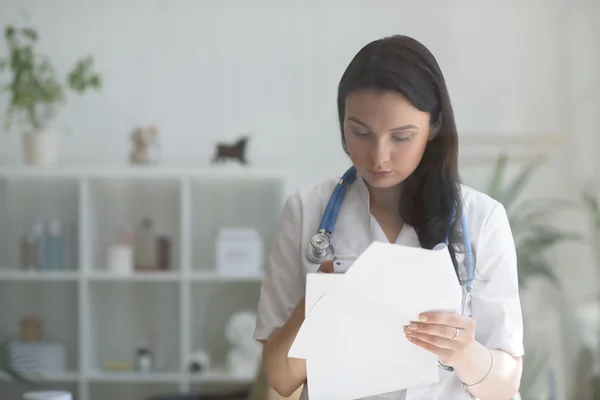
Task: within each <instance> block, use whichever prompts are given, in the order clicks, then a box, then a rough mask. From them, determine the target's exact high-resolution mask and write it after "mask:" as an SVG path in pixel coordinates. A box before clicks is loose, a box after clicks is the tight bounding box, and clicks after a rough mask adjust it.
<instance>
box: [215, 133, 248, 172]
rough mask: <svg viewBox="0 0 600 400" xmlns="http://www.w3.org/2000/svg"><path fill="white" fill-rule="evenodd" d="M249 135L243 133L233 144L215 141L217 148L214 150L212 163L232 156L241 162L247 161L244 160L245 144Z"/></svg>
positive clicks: (245, 162)
mask: <svg viewBox="0 0 600 400" xmlns="http://www.w3.org/2000/svg"><path fill="white" fill-rule="evenodd" d="M249 139H250V138H249V136H248V135H245V136H242V137H241V138H240V139H239V140H238V141H237V142H235V143H234V144H231V145H229V144H223V143H217V148H216V152H215V155H214V157H213V159H212V163H213V164H214V163H216V162H219V161H223V160H226V159H227V158H233V159H236V160H238V161H239V162H240V163H242V164H244V165H245V164H247V163H248V161H247V160H246V154H245V152H246V145H247V143H248V140H249Z"/></svg>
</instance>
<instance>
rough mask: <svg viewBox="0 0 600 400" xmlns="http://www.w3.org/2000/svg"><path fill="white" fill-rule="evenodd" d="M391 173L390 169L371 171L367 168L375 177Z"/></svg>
mask: <svg viewBox="0 0 600 400" xmlns="http://www.w3.org/2000/svg"><path fill="white" fill-rule="evenodd" d="M391 173H392V171H371V170H369V174H371V175H372V176H374V177H376V178H383V177H385V176H388V175H389V174H391Z"/></svg>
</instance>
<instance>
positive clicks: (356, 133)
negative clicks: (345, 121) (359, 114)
mask: <svg viewBox="0 0 600 400" xmlns="http://www.w3.org/2000/svg"><path fill="white" fill-rule="evenodd" d="M353 133H354V134H355V135H356V136H361V137H366V136H369V135H370V133H369V132H358V131H353Z"/></svg>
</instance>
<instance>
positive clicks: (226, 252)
mask: <svg viewBox="0 0 600 400" xmlns="http://www.w3.org/2000/svg"><path fill="white" fill-rule="evenodd" d="M216 252H217V257H216V259H217V270H218V272H219V273H220V274H223V275H237V276H240V275H244V276H248V275H257V274H260V273H261V270H262V264H263V244H262V240H261V238H260V235H259V233H258V231H257V230H256V229H254V228H222V229H221V230H220V231H219V235H218V237H217V249H216Z"/></svg>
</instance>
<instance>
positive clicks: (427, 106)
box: [337, 35, 463, 279]
mask: <svg viewBox="0 0 600 400" xmlns="http://www.w3.org/2000/svg"><path fill="white" fill-rule="evenodd" d="M361 89H376V90H382V91H396V92H399V93H400V94H402V95H403V96H404V97H406V98H407V99H408V100H409V101H410V102H411V103H412V105H413V106H414V107H415V108H417V109H419V110H420V111H423V112H427V113H429V114H430V121H431V129H433V130H435V132H436V135H435V137H434V138H433V139H432V140H431V141H429V142H428V143H427V147H426V148H425V153H424V155H423V158H422V160H421V162H420V164H419V165H418V167H417V168H416V170H415V171H414V172H413V173H412V174H411V175H410V176H409V177H408V178H407V179H406V180H405V181H404V182H403V183H402V194H401V199H400V204H399V211H400V215H401V217H402V219H403V220H404V221H405V223H407V224H409V225H411V226H412V227H413V228H414V229H415V231H416V233H417V235H418V237H419V242H420V244H421V246H422V247H423V248H427V249H431V248H433V247H434V246H435V245H437V244H439V243H442V242H446V238H447V240H448V246H449V248H450V255H451V257H452V262H453V263H454V269H455V271H456V273H457V276H458V277H459V279H460V275H459V272H458V271H459V268H458V262H457V260H456V253H457V251H462V250H463V249H462V248H461V247H462V246H461V247H459V246H458V244H461V245H462V234H461V232H460V223H461V217H462V201H461V195H460V177H459V174H458V132H457V129H456V123H455V119H454V112H453V110H452V104H451V102H450V96H449V94H448V88H447V87H446V82H445V80H444V76H443V74H442V71H441V69H440V67H439V65H438V63H437V61H436V59H435V57H434V56H433V54H431V52H430V51H429V50H428V49H427V48H426V47H425V46H424V45H422V44H421V43H419V42H418V41H417V40H415V39H413V38H410V37H408V36H402V35H396V36H391V37H386V38H383V39H379V40H375V41H373V42H371V43H369V44H367V45H366V46H364V47H363V48H362V49H361V50H360V51H359V52H358V53H357V54H356V55H355V56H354V58H353V59H352V61H351V62H350V64H349V65H348V67H347V69H346V71H345V72H344V74H343V76H342V78H341V80H340V83H339V87H338V99H337V105H338V117H339V122H340V128H341V132H342V144H343V146H344V151H345V152H346V153H348V148H347V146H346V141H345V138H344V114H345V104H346V96H347V95H348V94H349V93H351V92H353V91H356V90H361ZM457 227H458V229H457Z"/></svg>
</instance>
